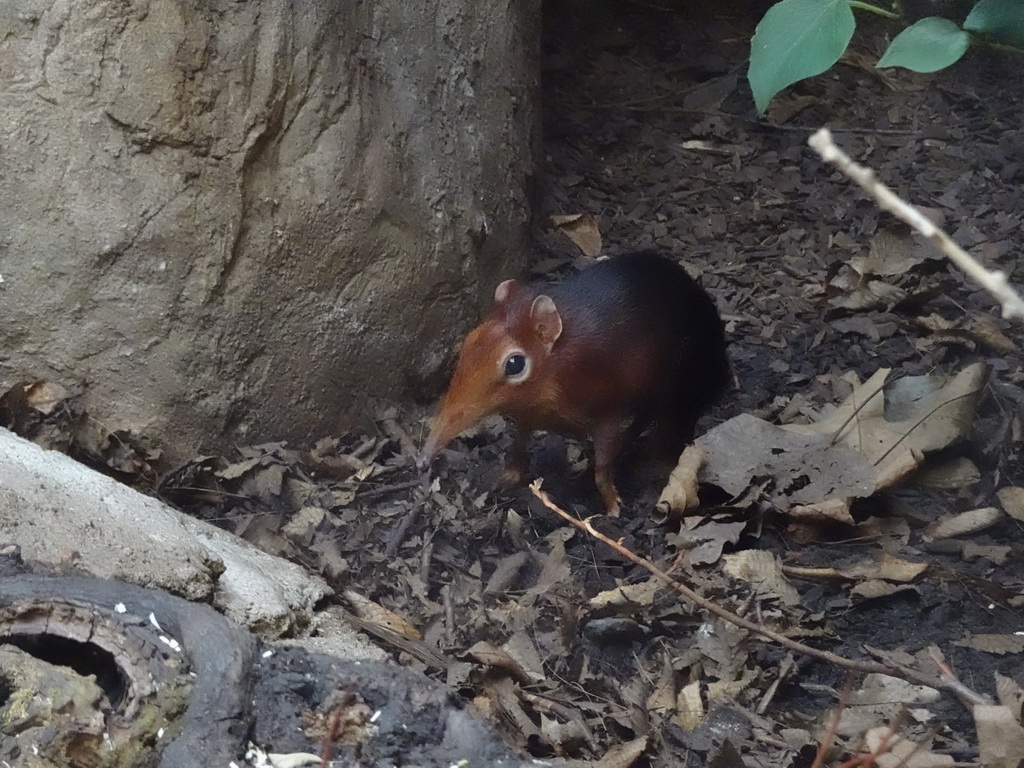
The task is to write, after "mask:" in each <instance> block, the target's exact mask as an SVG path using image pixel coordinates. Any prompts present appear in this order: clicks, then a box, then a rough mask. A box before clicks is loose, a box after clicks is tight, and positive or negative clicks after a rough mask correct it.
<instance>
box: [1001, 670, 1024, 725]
mask: <svg viewBox="0 0 1024 768" xmlns="http://www.w3.org/2000/svg"><path fill="white" fill-rule="evenodd" d="M996 696H998V697H999V703H1000V704H1002V705H1003V706H1004V707H1006V708H1007V709H1009V710H1010V714H1012V715H1013V719H1014V720H1016V721H1017V722H1018V723H1019V722H1021V718H1022V717H1024V688H1022V687H1021V686H1020V685H1019V684H1018V683H1017V681H1016V680H1014V679H1013V678H1012V677H1006V676H1005V675H1000V674H999V673H998V672H996Z"/></svg>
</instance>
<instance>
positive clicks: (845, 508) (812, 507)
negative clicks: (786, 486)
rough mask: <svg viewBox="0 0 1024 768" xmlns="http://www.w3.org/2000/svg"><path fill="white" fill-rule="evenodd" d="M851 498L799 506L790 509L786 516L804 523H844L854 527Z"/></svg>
mask: <svg viewBox="0 0 1024 768" xmlns="http://www.w3.org/2000/svg"><path fill="white" fill-rule="evenodd" d="M850 501H851V498H844V499H826V500H825V501H819V502H818V503H817V504H797V505H795V506H792V507H790V508H789V509H788V510H787V512H786V514H788V515H789V516H790V517H792V518H795V519H797V520H800V521H802V522H817V523H828V522H833V523H842V524H844V525H853V522H854V521H853V515H851V514H850Z"/></svg>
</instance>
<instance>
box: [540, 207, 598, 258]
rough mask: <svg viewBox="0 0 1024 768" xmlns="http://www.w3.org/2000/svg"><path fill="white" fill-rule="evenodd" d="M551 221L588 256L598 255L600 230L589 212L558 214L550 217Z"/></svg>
mask: <svg viewBox="0 0 1024 768" xmlns="http://www.w3.org/2000/svg"><path fill="white" fill-rule="evenodd" d="M551 223H552V224H554V225H555V228H556V229H558V231H559V232H561V233H562V234H563V235H565V236H566V237H568V238H569V239H570V240H572V241H573V243H575V244H576V247H577V248H579V249H580V250H581V251H583V253H584V254H586V255H587V256H589V257H590V258H592V259H596V258H597V257H598V255H600V253H601V230H600V228H599V227H598V226H597V219H595V218H594V217H593V216H591V215H590V214H589V213H572V214H558V215H555V216H552V217H551Z"/></svg>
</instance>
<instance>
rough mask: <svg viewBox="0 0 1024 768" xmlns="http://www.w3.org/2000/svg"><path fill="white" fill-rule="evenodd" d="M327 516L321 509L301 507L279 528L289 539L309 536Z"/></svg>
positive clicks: (325, 511) (324, 510)
mask: <svg viewBox="0 0 1024 768" xmlns="http://www.w3.org/2000/svg"><path fill="white" fill-rule="evenodd" d="M326 516H327V510H326V509H324V508H323V507H303V508H302V509H300V510H299V511H298V512H296V513H295V514H294V515H292V517H291V519H290V520H289V521H288V522H287V523H285V524H284V525H283V526H282V527H281V533H283V534H284V535H285V536H287V537H288V538H291V539H298V538H302V537H303V536H307V535H309V534H310V533H311V532H312V531H313V530H314V529H315V528H316V527H317V526H318V525H320V523H322V522H323V520H324V518H325V517H326Z"/></svg>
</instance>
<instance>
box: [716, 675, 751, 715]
mask: <svg viewBox="0 0 1024 768" xmlns="http://www.w3.org/2000/svg"><path fill="white" fill-rule="evenodd" d="M756 677H757V672H756V671H754V670H753V669H748V668H746V667H744V668H742V669H741V670H740V676H739V677H737V678H735V679H733V680H728V679H726V680H714V681H711V682H709V683H708V684H707V697H708V705H710V706H711V707H712V708H713V707H714V705H715V704H728V703H730V702H734V701H736V700H737V699H738V698H739V695H740V694H741V693H742V692H743V690H744V689H745V688H746V687H747V686H748V685H750V684H751V683H752V682H753V681H754V679H755V678H756Z"/></svg>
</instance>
